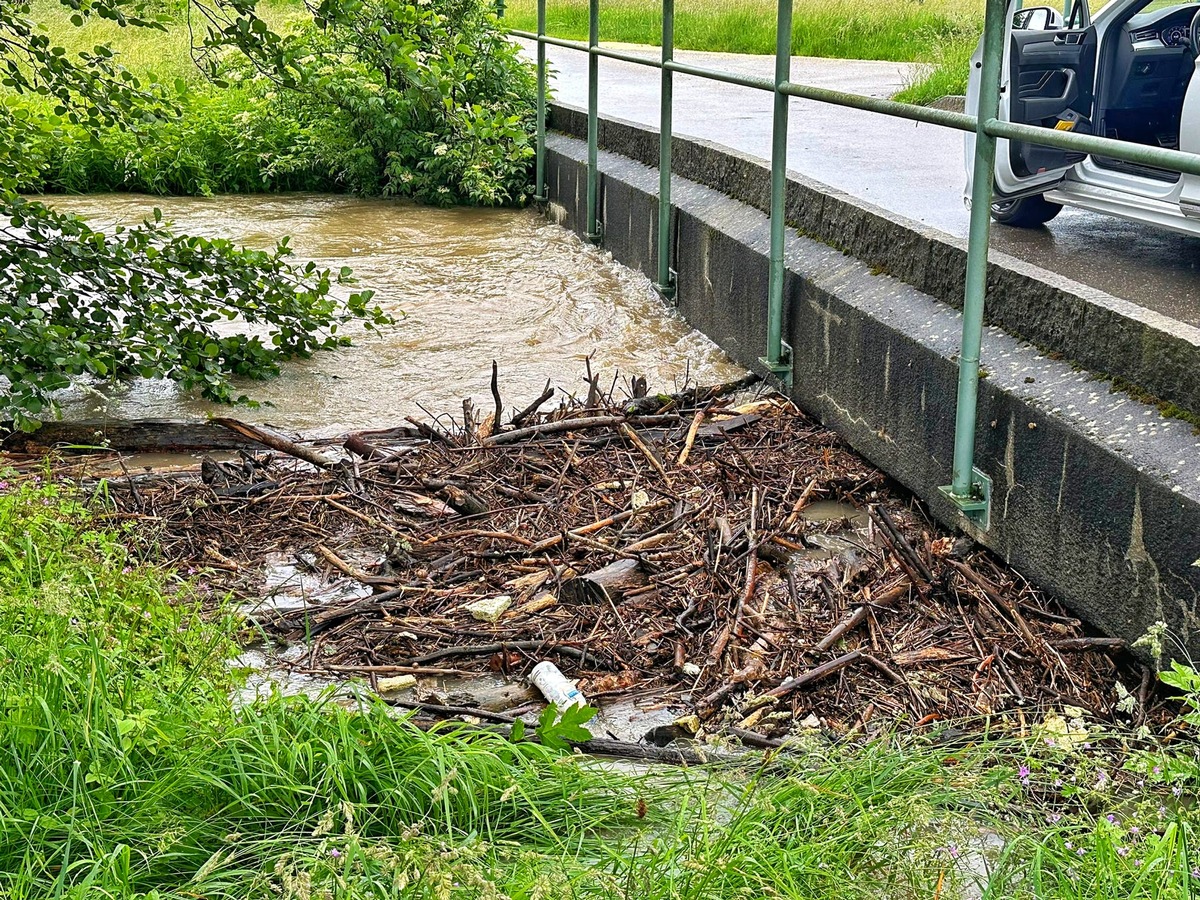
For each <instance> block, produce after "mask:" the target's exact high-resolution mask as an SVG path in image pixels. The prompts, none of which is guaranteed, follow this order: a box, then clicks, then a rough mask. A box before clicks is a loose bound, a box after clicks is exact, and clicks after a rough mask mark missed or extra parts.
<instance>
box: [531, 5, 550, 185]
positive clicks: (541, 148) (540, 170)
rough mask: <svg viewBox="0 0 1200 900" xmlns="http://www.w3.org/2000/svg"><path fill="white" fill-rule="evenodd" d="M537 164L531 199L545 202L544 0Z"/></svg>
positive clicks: (539, 19) (539, 9) (539, 43)
mask: <svg viewBox="0 0 1200 900" xmlns="http://www.w3.org/2000/svg"><path fill="white" fill-rule="evenodd" d="M537 36H538V41H537V156H536V159H537V162H536V164H535V165H534V178H535V179H536V180H535V183H534V194H533V199H534V200H537V201H538V202H539V203H544V202H545V201H546V196H547V195H546V42H545V41H544V40H543V38H545V37H546V0H537Z"/></svg>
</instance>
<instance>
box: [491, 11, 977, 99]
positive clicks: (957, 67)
mask: <svg viewBox="0 0 1200 900" xmlns="http://www.w3.org/2000/svg"><path fill="white" fill-rule="evenodd" d="M661 9H662V6H661V3H660V2H659V0H601V7H600V39H601V40H602V41H614V42H629V43H642V44H657V43H658V42H659V40H660V38H661V34H662V32H661V27H662V26H661V22H662V13H661ZM505 16H506V19H507V21H508V22H509V24H510V25H512V27H514V28H518V29H521V30H526V31H533V30H535V29H536V27H537V18H536V16H537V3H536V0H508V3H507V6H506V12H505ZM546 27H547V32H548V33H550V34H552V35H554V36H556V37H564V38H572V39H586V38H587V33H588V3H587V0H549V2H548V4H547V11H546ZM982 29H983V8H982V4H980V5H979V6H978V7H977V6H975V5H974V4H971V5H968V4H966V3H964V2H962V0H880V2H873V3H853V2H848V0H829V2H819V0H796V2H795V5H794V11H793V25H792V52H793V53H795V54H798V55H802V56H825V57H840V58H844V59H878V60H895V61H897V62H924V63H928V64H929V66H930V71H929V74H928V77H926V78H922V79H919V80H918V83H916V84H914V85H913V86H912V87H910V88H909V89H908V90H906V91H905V92H904V93H903V95H902V96H901V98H900V99H904V100H908V101H910V102H915V103H924V102H929V101H930V100H934V99H937V97H940V96H942V95H944V94H951V93H962V92H963V90H964V89H965V87H966V78H967V59H968V57H969V56H970V53H971V50H972V49H973V48H974V46H975V43H976V41H977V40H978V37H979V34H980V32H981V31H982ZM675 45H676V46H677V47H679V48H681V49H686V50H717V51H725V52H732V53H774V52H775V4H774V3H773V2H772V0H738V2H736V3H723V2H719V0H681V2H680V3H679V4H678V5H677V6H676V8H675Z"/></svg>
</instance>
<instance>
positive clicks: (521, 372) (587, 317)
mask: <svg viewBox="0 0 1200 900" xmlns="http://www.w3.org/2000/svg"><path fill="white" fill-rule="evenodd" d="M51 202H52V203H53V205H54V206H55V207H57V208H59V209H62V210H67V211H70V212H74V213H77V214H79V215H82V216H84V217H86V218H87V219H89V221H90V222H91V223H92V224H93V226H97V227H104V228H108V227H112V226H115V225H118V224H126V225H129V224H135V223H137V222H140V221H141V220H142V219H144V218H146V217H147V216H148V215H150V214H151V212H152V210H153V209H154V208H155V207H158V208H160V209H161V210H162V212H163V216H164V217H165V218H166V219H167V220H168V221H170V222H172V223H173V224H174V226H175V228H176V230H178V231H180V232H188V233H192V234H199V235H204V236H207V237H224V238H228V239H230V240H232V241H234V242H235V243H238V244H243V245H245V246H251V247H259V248H268V247H270V246H272V245H273V244H274V242H275V241H276V240H278V239H279V238H281V237H283V236H285V235H290V236H291V238H292V247H293V249H294V250H295V252H296V257H297V258H298V259H312V260H315V261H316V262H317V263H318V264H319V265H321V266H322V267H329V268H332V269H334V270H336V269H338V268H340V267H341V266H343V265H345V266H350V267H351V268H352V269H353V270H354V273H355V276H356V277H357V279H358V284H357V285H356V286H355V287H356V289H362V288H370V289H371V290H373V291H375V300H376V302H378V303H379V304H380V306H382V307H383V308H384V309H385V310H386V311H388V312H389V313H392V314H393V315H396V316H397V317H398V321H397V324H396V325H394V326H389V327H385V328H384V329H383V330H382V332H381V333H378V334H371V333H365V332H361V331H360V332H358V333H355V332H351V333H352V334H354V338H355V339H354V346H352V347H349V348H346V349H342V350H338V351H334V352H332V353H322V354H318V355H317V356H315V357H314V358H312V359H309V360H301V361H296V362H293V363H290V364H288V365H287V366H286V367H285V368H284V374H283V375H282V376H281V377H280V378H277V379H274V380H272V381H266V382H251V383H248V384H245V385H241V387H242V389H243V391H244V392H245V393H247V394H249V395H250V396H251V397H253V398H254V399H256V400H258V401H260V402H262V403H263V404H264V405H263V406H262V407H261V408H258V409H252V410H241V411H236V410H235V411H234V413H233V414H234V415H238V416H241V417H243V418H246V419H249V420H253V421H258V422H270V423H273V424H276V425H279V426H283V427H287V428H289V429H295V430H304V431H311V432H315V433H336V432H341V431H346V430H348V429H353V428H363V427H380V426H388V425H393V424H397V423H399V422H401V421H403V419H404V417H405V416H407V415H419V414H420V407H424V408H425V409H426V410H429V411H431V412H434V413H444V412H448V413H452V414H453V413H456V412H458V411H460V410H461V401H462V399H463V398H464V397H473V398H474V399H475V401H476V403H477V405H478V406H479V407H480V408H481V409H484V410H485V411H486V410H488V409H490V408H491V400H490V391H489V387H488V382H489V379H490V376H491V362H492V360H493V359H494V360H496V361H497V363H498V364H499V370H500V387H501V391H502V394H503V396H504V400H505V404H506V406H507V407H508V408H510V409H511V408H518V409H519V408H521V407H523V406H524V405H526V404H527V403H528V402H529V401H530V400H532V399H533V398H534V397H536V396H537V395H538V394H539V393H541V390H542V388H543V386H544V385H545V383H546V380H547V379H549V380H550V381H551V382H552V383H553V384H554V385H556V386H557V387H560V388H561V389H563V390H566V391H569V392H574V393H582V392H585V391H586V385H585V382H584V377H583V375H584V359H585V357H587V356H588V355H589V354H590V355H591V365H592V370H593V371H600V372H603V373H604V374H605V377H604V379H603V383H604V385H605V386H606V387H607V386H608V384H609V383H610V382H611V379H612V378H613V376H614V375H616V374H618V373H619V374H620V375H621V377H622V380H624V379H626V378H628V377H630V376H634V375H644V376H646V378H647V380H648V382H649V384H650V387H651V389H652V390H655V389H673V388H674V387H675V386H676V385H682V384H683V382H684V381H685V380H686V379H688V378H689V377H690V379H691V381H692V382H693V383H695V382H699V383H712V382H719V381H726V380H729V379H732V378H735V377H737V376H738V375H739V374H741V370H740V369H739V368H738V367H737V366H735V365H734V364H733V363H732V362H730V361H729V359H728V358H727V357H726V356H725V355H724V354H723V353H722V352H721V351H720V350H719V349H718V348H717V347H716V346H715V345H714V344H713V343H712V342H711V341H709V340H708V339H707V338H705V337H704V336H703V335H701V334H699V333H698V332H696V331H694V330H693V329H691V328H690V327H689V326H688V325H687V323H686V322H684V321H683V319H682V318H681V317H680V316H678V315H676V314H674V313H673V312H671V311H670V310H669V309H667V308H666V307H665V306H664V305H663V303H662V302H661V300H659V298H658V297H657V295H655V293H654V292H653V290H652V288H651V286H650V282H649V281H648V280H647V279H646V278H644V277H642V276H641V275H639V274H636V273H633V272H631V271H630V270H628V269H626V268H624V267H623V266H621V265H619V264H617V263H615V262H613V261H612V260H611V259H610V258H609V257H608V256H607V255H606V254H604V253H602V252H601V251H598V250H596V249H595V248H592V247H589V246H586V245H584V244H583V243H582V242H581V241H580V240H579V239H578V238H577V237H575V236H574V235H573V234H571V233H569V232H568V231H566V230H565V229H563V228H560V227H559V226H557V225H553V224H551V223H549V222H548V221H546V220H545V219H543V218H541V217H540V216H539V215H537V214H536V213H535V212H534V211H532V210H479V209H434V208H430V207H421V206H415V205H412V204H409V203H404V202H398V201H388V200H366V199H356V198H347V197H340V196H327V195H319V194H295V195H266V196H224V197H214V198H161V197H157V198H156V197H146V196H140V195H129V194H111V195H91V196H83V197H55V198H53V199H52V201H51ZM62 399H63V408H64V416H65V417H66V418H69V419H85V418H86V419H90V420H95V419H99V418H106V417H107V418H115V419H135V418H143V417H156V418H190V419H195V418H202V417H204V416H206V415H208V414H210V413H220V414H228V413H229V409H228V407H221V406H218V405H216V404H211V403H207V402H205V401H203V400H200V399H199V398H197V397H196V396H193V395H189V394H185V393H183V392H181V391H179V390H178V389H176V388H175V387H174V386H173V385H172V384H170V383H168V382H164V381H145V380H143V381H137V382H134V383H132V384H130V385H124V386H119V387H111V386H103V389H102V391H101V392H100V393H96V392H92V391H87V390H73V391H71V392H67V393H66V394H65V395H64V397H63V398H62ZM267 404H269V405H267Z"/></svg>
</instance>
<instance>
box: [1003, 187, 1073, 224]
mask: <svg viewBox="0 0 1200 900" xmlns="http://www.w3.org/2000/svg"><path fill="white" fill-rule="evenodd" d="M1060 212H1062V204H1061V203H1051V202H1050V201H1049V200H1047V199H1046V198H1045V197H1043V196H1042V195H1041V194H1037V195H1036V196H1033V197H1022V198H1020V199H1019V200H997V201H996V202H995V203H993V204H992V218H993V219H995V220H996V221H997V222H999V223H1000V224H1001V225H1011V226H1012V227H1014V228H1037V227H1038V226H1039V225H1045V224H1046V223H1047V222H1049V221H1050V220H1051V219H1053V218H1054V217H1055V216H1057V215H1058V214H1059V213H1060Z"/></svg>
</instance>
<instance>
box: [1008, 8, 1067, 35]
mask: <svg viewBox="0 0 1200 900" xmlns="http://www.w3.org/2000/svg"><path fill="white" fill-rule="evenodd" d="M1012 27H1013V30H1014V31H1053V30H1055V29H1057V28H1062V27H1063V20H1062V16H1061V15H1059V13H1058V10H1056V9H1052V8H1050V7H1049V6H1031V7H1029V8H1028V9H1019V10H1017V11H1016V12H1015V13H1013V23H1012Z"/></svg>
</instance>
